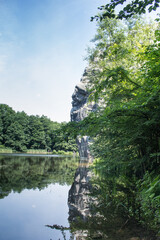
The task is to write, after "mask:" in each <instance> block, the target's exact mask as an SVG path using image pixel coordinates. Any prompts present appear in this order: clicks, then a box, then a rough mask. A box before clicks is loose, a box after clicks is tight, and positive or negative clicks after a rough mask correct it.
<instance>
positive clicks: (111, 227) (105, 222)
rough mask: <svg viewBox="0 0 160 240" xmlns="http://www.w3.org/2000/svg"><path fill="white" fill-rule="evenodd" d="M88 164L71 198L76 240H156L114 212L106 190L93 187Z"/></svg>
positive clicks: (81, 167)
mask: <svg viewBox="0 0 160 240" xmlns="http://www.w3.org/2000/svg"><path fill="white" fill-rule="evenodd" d="M91 175H92V174H91V171H90V169H89V168H88V164H87V162H83V163H80V165H79V167H78V169H77V170H76V173H75V177H74V182H73V184H72V186H71V189H70V191H69V196H68V206H69V218H68V219H69V223H70V230H71V232H72V234H73V236H74V238H73V239H76V240H87V239H89V240H96V239H97V240H98V239H99V240H100V239H101V240H105V239H106V240H156V239H157V238H156V237H155V236H154V235H153V234H152V233H150V232H148V231H146V230H144V229H143V228H142V227H141V226H139V225H138V224H137V223H136V222H135V221H134V220H133V219H132V218H128V216H124V214H123V213H122V212H121V215H120V214H119V212H115V211H114V210H115V209H114V208H113V207H112V205H110V203H109V202H108V203H107V200H105V202H103V201H102V200H101V199H102V198H101V196H102V195H104V194H105V193H104V192H103V189H101V188H99V187H98V188H97V189H95V188H94V187H93V186H92V185H91V181H90V180H91Z"/></svg>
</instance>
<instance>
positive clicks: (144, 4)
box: [91, 0, 160, 21]
mask: <svg viewBox="0 0 160 240" xmlns="http://www.w3.org/2000/svg"><path fill="white" fill-rule="evenodd" d="M159 3H160V1H159V0H133V1H131V2H130V3H127V0H111V1H110V3H108V4H106V5H104V6H101V7H99V9H100V10H103V13H102V14H100V15H96V16H95V17H92V18H91V21H93V19H94V18H95V19H97V20H98V19H100V20H102V19H104V18H118V19H123V18H125V19H128V18H130V17H132V16H133V15H135V14H142V13H146V9H147V10H148V11H149V12H152V11H155V10H156V9H157V8H159V6H160V5H159ZM123 4H124V7H123V8H122V10H120V11H119V12H118V14H115V8H116V7H117V6H119V5H123Z"/></svg>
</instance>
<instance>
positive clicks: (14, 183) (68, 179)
mask: <svg viewBox="0 0 160 240" xmlns="http://www.w3.org/2000/svg"><path fill="white" fill-rule="evenodd" d="M76 168H77V159H74V158H67V157H63V158H52V157H31V156H27V157H26V156H25V157H24V156H21V157H19V156H3V155H2V156H0V198H4V197H5V196H8V195H9V193H10V192H11V191H14V192H19V193H20V192H21V191H22V190H23V189H36V188H38V189H43V188H45V187H47V185H48V184H51V183H59V184H61V185H64V184H67V185H70V184H71V183H72V179H73V176H74V173H75V169H76Z"/></svg>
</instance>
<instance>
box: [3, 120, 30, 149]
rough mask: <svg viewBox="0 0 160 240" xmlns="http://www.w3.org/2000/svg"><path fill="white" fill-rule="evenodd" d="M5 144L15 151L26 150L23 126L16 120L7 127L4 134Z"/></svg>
mask: <svg viewBox="0 0 160 240" xmlns="http://www.w3.org/2000/svg"><path fill="white" fill-rule="evenodd" d="M5 146H6V147H11V148H12V149H14V150H16V151H25V150H26V141H25V134H24V130H23V127H22V125H20V124H19V123H18V122H16V121H15V122H13V123H11V124H10V126H9V127H8V128H7V131H6V135H5Z"/></svg>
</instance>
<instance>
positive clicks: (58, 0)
mask: <svg viewBox="0 0 160 240" xmlns="http://www.w3.org/2000/svg"><path fill="white" fill-rule="evenodd" d="M104 4H106V0H0V103H4V104H7V105H9V106H10V107H12V108H13V109H14V110H15V111H24V112H26V113H27V114H28V115H39V116H41V115H45V116H47V117H48V118H50V119H51V120H53V121H57V122H63V121H67V122H68V121H69V120H70V110H71V108H72V105H71V101H72V98H71V96H72V94H73V92H74V87H75V85H76V84H77V83H78V82H79V81H80V79H81V77H82V74H83V72H84V69H85V67H86V66H87V62H86V61H84V58H85V56H86V55H87V51H86V49H87V47H88V46H89V45H90V44H91V43H90V40H91V39H92V38H93V37H94V35H95V33H96V21H93V22H91V21H90V18H91V16H94V15H95V14H97V12H98V7H99V6H101V5H104Z"/></svg>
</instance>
